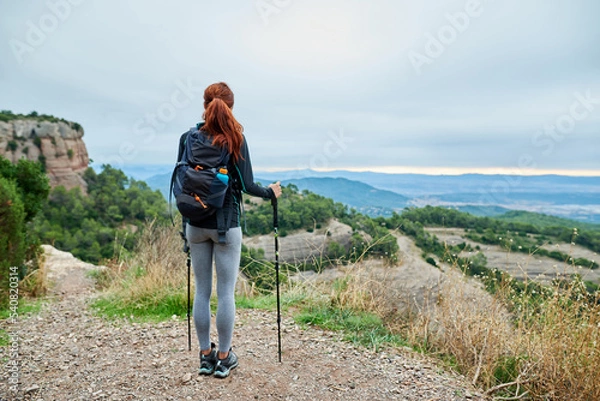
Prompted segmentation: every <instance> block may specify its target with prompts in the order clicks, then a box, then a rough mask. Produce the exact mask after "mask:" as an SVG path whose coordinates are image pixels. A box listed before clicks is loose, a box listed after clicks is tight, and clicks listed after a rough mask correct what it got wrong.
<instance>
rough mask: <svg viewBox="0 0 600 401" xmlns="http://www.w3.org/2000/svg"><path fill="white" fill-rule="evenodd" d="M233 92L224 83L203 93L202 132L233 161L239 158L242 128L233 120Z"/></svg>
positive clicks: (211, 86)
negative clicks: (225, 150)
mask: <svg viewBox="0 0 600 401" xmlns="http://www.w3.org/2000/svg"><path fill="white" fill-rule="evenodd" d="M232 108H233V92H232V91H231V89H229V86H228V85H227V84H226V83H224V82H219V83H216V84H212V85H210V86H209V87H208V88H206V90H205V91H204V115H203V118H204V126H203V127H202V130H203V131H206V132H208V134H209V135H210V136H211V137H212V138H213V144H215V145H219V146H221V147H224V148H227V150H228V151H229V153H231V155H232V156H233V161H234V162H237V161H238V160H239V158H240V152H241V148H242V141H243V137H242V132H244V127H242V125H241V124H240V123H239V122H238V121H237V120H236V119H235V117H234V116H233V112H232V111H231V109H232Z"/></svg>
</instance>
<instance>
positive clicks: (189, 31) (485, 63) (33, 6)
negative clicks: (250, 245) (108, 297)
mask: <svg viewBox="0 0 600 401" xmlns="http://www.w3.org/2000/svg"><path fill="white" fill-rule="evenodd" d="M599 21H600V2H598V1H597V0H589V1H585V0H571V1H566V0H564V1H559V0H546V1H542V0H519V1H517V0H502V1H500V0H495V1H493V0H480V1H479V0H461V1H453V0H452V1H449V0H448V1H445V0H438V1H434V0H431V1H416V0H410V1H409V0H404V1H403V0H370V1H367V0H364V1H357V0H343V1H342V0H319V1H316V0H314V1H313V0H227V1H221V2H217V1H200V0H196V1H192V0H185V1H184V0H181V1H176V0H175V1H168V2H167V1H158V0H120V1H116V0H102V1H101V0H48V1H25V0H24V1H10V0H0V41H1V46H0V88H1V90H0V108H1V109H11V110H13V111H14V112H19V113H28V112H30V111H32V110H36V111H38V112H39V113H46V114H54V115H56V116H59V117H63V118H66V119H69V120H73V121H77V122H79V123H80V124H82V126H83V127H84V129H85V137H84V139H85V142H86V145H87V147H88V151H89V153H90V156H91V158H92V159H94V161H95V163H111V164H112V165H113V166H117V167H124V166H126V165H132V164H145V163H151V164H170V163H173V162H174V158H175V156H176V147H177V141H178V138H179V135H180V134H181V133H182V132H183V131H185V130H186V129H187V128H188V127H190V126H192V125H193V124H194V123H195V122H197V121H199V120H200V119H201V115H202V93H203V90H204V88H205V87H206V86H207V85H209V84H211V83H213V82H216V81H225V82H227V83H229V84H230V86H231V87H232V89H233V90H234V92H235V95H236V105H235V108H234V113H235V115H236V117H237V118H238V119H239V121H240V122H241V123H242V124H243V125H244V127H245V133H246V137H247V138H248V142H249V145H250V151H251V154H252V159H253V163H254V165H255V168H256V169H258V170H261V169H282V168H287V169H292V168H307V167H311V168H317V169H318V168H329V169H332V168H353V169H365V168H368V169H379V170H385V171H392V170H394V169H395V170H396V171H407V170H410V171H428V172H432V171H434V172H449V171H467V170H468V171H482V172H483V171H495V170H494V169H497V168H503V169H504V171H509V172H514V173H520V172H521V173H523V172H529V171H530V169H545V170H548V169H551V170H554V171H559V170H571V171H573V170H575V171H581V172H586V171H587V172H588V173H589V172H590V171H595V172H596V174H598V175H600V23H599ZM419 169H420V170H419ZM449 169H453V170H449Z"/></svg>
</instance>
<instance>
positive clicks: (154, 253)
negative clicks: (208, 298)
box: [97, 221, 193, 314]
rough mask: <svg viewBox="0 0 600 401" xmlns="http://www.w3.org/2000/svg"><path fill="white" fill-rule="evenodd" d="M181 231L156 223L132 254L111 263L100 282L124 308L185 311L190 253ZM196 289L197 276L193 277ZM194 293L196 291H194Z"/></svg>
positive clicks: (153, 223)
mask: <svg viewBox="0 0 600 401" xmlns="http://www.w3.org/2000/svg"><path fill="white" fill-rule="evenodd" d="M182 247H183V241H182V239H181V237H180V235H179V232H178V230H177V228H174V227H171V226H161V225H158V224H156V222H154V221H150V222H148V223H147V224H146V225H145V226H144V228H143V229H142V233H141V236H140V238H139V240H138V245H137V247H136V249H135V250H134V252H133V253H132V254H131V255H127V256H124V257H121V258H119V259H117V260H114V261H112V262H111V263H108V266H107V267H108V269H106V270H104V271H103V272H102V273H101V277H98V278H97V281H98V282H99V283H100V284H101V285H102V286H103V287H105V288H106V292H107V293H108V294H110V296H111V297H112V298H113V299H114V300H115V303H119V304H120V307H121V309H123V310H127V309H134V310H140V313H141V314H143V312H141V310H142V309H146V310H148V311H149V313H150V314H151V311H152V310H157V309H160V308H161V307H163V306H165V304H167V303H171V304H172V305H171V306H172V307H174V308H175V309H178V312H179V313H181V312H182V311H185V308H184V305H185V298H186V290H187V265H186V254H185V253H184V252H183V251H182V249H183V248H182ZM192 287H193V277H192ZM192 292H193V289H192Z"/></svg>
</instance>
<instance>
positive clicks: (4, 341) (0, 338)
mask: <svg viewBox="0 0 600 401" xmlns="http://www.w3.org/2000/svg"><path fill="white" fill-rule="evenodd" d="M7 345H8V333H7V332H6V330H4V329H0V347H6V346H7Z"/></svg>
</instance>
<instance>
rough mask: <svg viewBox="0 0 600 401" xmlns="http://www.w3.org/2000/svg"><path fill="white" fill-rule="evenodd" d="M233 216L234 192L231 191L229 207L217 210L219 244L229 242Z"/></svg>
mask: <svg viewBox="0 0 600 401" xmlns="http://www.w3.org/2000/svg"><path fill="white" fill-rule="evenodd" d="M225 209H227V221H225ZM232 216H233V194H232V193H231V191H229V203H228V205H227V207H223V208H221V209H219V210H217V233H218V234H219V244H222V245H225V244H226V243H227V230H229V226H230V225H231V219H232Z"/></svg>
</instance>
